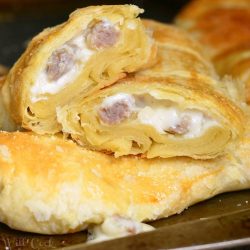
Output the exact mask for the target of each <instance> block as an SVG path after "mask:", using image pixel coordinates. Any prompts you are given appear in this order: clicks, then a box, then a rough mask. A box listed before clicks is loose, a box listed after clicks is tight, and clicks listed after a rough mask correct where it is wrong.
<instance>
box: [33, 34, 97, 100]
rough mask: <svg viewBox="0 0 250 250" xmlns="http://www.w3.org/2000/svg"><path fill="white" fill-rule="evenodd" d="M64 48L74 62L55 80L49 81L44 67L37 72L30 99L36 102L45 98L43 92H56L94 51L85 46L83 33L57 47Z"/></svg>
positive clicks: (70, 79) (74, 75)
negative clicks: (70, 54) (72, 56)
mask: <svg viewBox="0 0 250 250" xmlns="http://www.w3.org/2000/svg"><path fill="white" fill-rule="evenodd" d="M63 48H64V49H66V50H67V51H69V52H71V53H73V54H74V59H75V62H76V63H75V64H74V66H73V67H72V68H71V69H70V70H69V71H68V72H67V73H65V74H63V75H62V76H61V77H60V78H59V79H57V80H55V81H49V80H48V76H47V72H46V67H45V68H44V69H43V70H42V71H41V72H40V73H39V74H38V77H37V79H36V81H35V84H34V85H33V86H32V88H31V101H32V102H37V101H40V100H44V99H47V98H46V97H44V96H42V95H43V94H56V93H58V92H59V91H60V90H61V89H63V88H64V86H65V85H67V84H68V83H69V82H71V81H73V80H74V79H75V78H76V77H77V76H78V75H79V73H80V71H81V69H82V68H83V67H84V63H85V62H86V61H87V60H88V59H89V58H90V57H91V56H92V55H93V53H94V51H93V50H91V49H88V48H87V45H86V41H85V37H84V35H83V34H81V35H78V36H77V37H75V38H73V39H72V40H70V41H68V42H67V43H65V44H64V45H62V46H61V47H59V48H58V49H63Z"/></svg>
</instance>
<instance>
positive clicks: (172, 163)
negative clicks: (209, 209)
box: [0, 132, 250, 234]
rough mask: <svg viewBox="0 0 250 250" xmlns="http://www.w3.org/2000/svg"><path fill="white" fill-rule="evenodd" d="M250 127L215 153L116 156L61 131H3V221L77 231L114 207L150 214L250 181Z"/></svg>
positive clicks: (176, 209) (143, 217)
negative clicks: (83, 144)
mask: <svg viewBox="0 0 250 250" xmlns="http://www.w3.org/2000/svg"><path fill="white" fill-rule="evenodd" d="M249 152H250V139H249V134H247V135H246V137H245V138H244V140H242V142H241V144H240V147H237V149H235V148H232V151H231V152H228V153H227V154H226V155H224V156H223V157H219V158H216V159H213V160H207V161H203V160H192V159H190V158H184V157H179V158H172V159H152V160H148V159H140V158H138V157H121V158H118V159H116V158H114V157H112V156H109V155H105V154H102V153H98V152H93V151H88V150H86V149H83V148H81V147H78V146H77V145H76V144H74V143H73V142H70V141H65V140H63V139H62V138H59V137H55V136H52V137H49V136H39V135H35V134H31V133H21V132H14V133H7V132H1V133H0V170H1V176H0V187H1V192H0V221H1V222H3V223H6V224H7V225H8V226H10V227H12V228H14V229H19V230H23V231H29V232H37V233H43V234H62V233H70V232H75V231H80V230H83V229H85V228H86V227H87V226H88V225H89V224H98V223H101V222H103V221H104V220H105V219H106V218H108V217H109V216H112V215H114V214H116V215H119V216H122V217H129V218H131V219H133V220H136V221H150V220H156V219H158V218H163V217H167V216H170V215H172V214H176V213H180V212H181V211H183V210H184V209H186V208H187V207H188V206H190V205H192V204H194V203H197V202H199V201H201V200H205V199H208V198H210V197H212V196H214V195H216V194H218V193H221V192H226V191H231V190H238V189H244V188H249V187H250V162H249V157H248V156H249Z"/></svg>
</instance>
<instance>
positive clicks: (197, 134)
mask: <svg viewBox="0 0 250 250" xmlns="http://www.w3.org/2000/svg"><path fill="white" fill-rule="evenodd" d="M144 24H145V26H146V27H147V28H148V29H151V30H152V31H153V37H154V38H155V39H156V42H157V45H158V56H157V59H158V62H157V64H156V65H154V66H153V67H151V68H149V69H146V70H144V71H139V72H137V73H135V74H134V75H133V76H130V77H127V78H124V79H122V80H120V81H119V82H117V83H116V84H114V85H112V86H109V87H106V88H104V89H102V90H99V91H97V92H95V93H93V94H92V95H91V96H88V97H86V98H80V99H76V100H75V101H74V102H72V103H71V104H69V105H66V106H64V107H61V108H60V107H59V108H58V109H57V119H58V121H59V122H60V124H61V125H62V131H63V132H64V133H65V134H66V135H70V137H71V138H73V139H74V140H75V141H77V142H78V143H79V144H80V145H83V146H85V147H88V148H90V149H93V150H99V151H105V152H111V153H114V155H115V156H116V157H118V156H122V155H130V154H132V155H139V154H140V155H142V156H143V157H147V158H154V157H163V158H168V157H174V156H189V157H192V158H196V159H209V158H214V157H216V156H218V155H220V154H223V153H224V151H225V149H226V148H227V147H228V146H229V145H230V143H232V142H233V143H235V142H236V141H237V139H238V138H239V137H240V136H241V135H242V132H243V130H244V116H243V113H242V111H241V109H240V108H239V107H238V106H237V105H236V104H235V103H234V102H233V101H232V100H230V98H229V97H228V96H227V94H226V90H225V89H224V88H223V84H224V82H222V81H220V80H219V79H218V78H217V76H216V74H215V72H214V69H213V67H212V65H211V63H210V62H209V61H208V60H206V58H205V57H204V56H203V55H202V53H200V47H199V45H198V44H197V43H196V42H195V41H193V40H192V39H190V38H189V36H187V34H186V33H185V32H182V31H180V30H179V29H176V28H174V27H172V26H168V25H165V24H161V23H158V22H155V21H150V20H147V21H144Z"/></svg>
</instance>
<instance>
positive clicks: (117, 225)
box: [87, 215, 154, 242]
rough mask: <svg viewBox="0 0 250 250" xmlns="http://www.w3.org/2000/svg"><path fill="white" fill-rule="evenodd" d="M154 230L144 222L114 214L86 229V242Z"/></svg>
mask: <svg viewBox="0 0 250 250" xmlns="http://www.w3.org/2000/svg"><path fill="white" fill-rule="evenodd" d="M152 230H154V227H152V226H150V225H147V224H145V223H141V222H137V221H133V220H131V219H128V218H124V217H121V216H119V215H114V216H111V217H108V218H107V219H106V220H105V221H104V222H103V223H102V224H101V225H96V226H94V227H92V228H91V229H89V231H88V235H89V236H88V240H87V241H88V242H98V241H104V240H110V239H114V238H119V237H124V236H127V235H134V234H138V233H142V232H148V231H152Z"/></svg>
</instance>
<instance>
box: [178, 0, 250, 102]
mask: <svg viewBox="0 0 250 250" xmlns="http://www.w3.org/2000/svg"><path fill="white" fill-rule="evenodd" d="M176 24H177V25H178V26H180V27H182V28H185V29H186V30H188V31H189V33H192V34H193V36H194V37H195V38H196V39H197V40H199V41H200V42H201V43H202V44H203V45H204V47H205V49H206V53H207V55H208V56H209V57H210V58H211V59H212V60H213V62H214V64H215V67H216V69H217V71H218V73H219V74H220V75H232V76H233V77H235V78H238V79H239V80H240V81H243V82H244V83H245V86H246V96H247V101H248V103H249V102H250V1H249V0H213V1H210V0H193V1H191V2H190V3H189V4H188V5H187V6H186V7H185V8H184V9H183V10H182V11H181V13H180V14H179V15H178V16H177V18H176Z"/></svg>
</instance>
